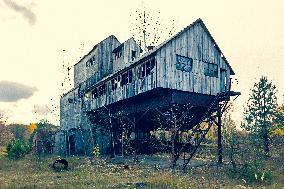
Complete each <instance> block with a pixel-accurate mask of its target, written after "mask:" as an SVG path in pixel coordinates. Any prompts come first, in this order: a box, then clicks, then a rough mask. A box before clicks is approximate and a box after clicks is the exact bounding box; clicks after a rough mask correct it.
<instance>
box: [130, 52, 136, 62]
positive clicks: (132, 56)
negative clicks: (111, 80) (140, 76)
mask: <svg viewBox="0 0 284 189" xmlns="http://www.w3.org/2000/svg"><path fill="white" fill-rule="evenodd" d="M135 58H136V51H131V60H132V61H133V60H134V59H135Z"/></svg>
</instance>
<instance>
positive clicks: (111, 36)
mask: <svg viewBox="0 0 284 189" xmlns="http://www.w3.org/2000/svg"><path fill="white" fill-rule="evenodd" d="M108 38H114V39H116V40H117V41H118V39H117V38H116V37H115V36H114V35H110V36H108V37H107V38H105V39H103V40H102V41H100V42H99V43H97V44H96V45H95V46H94V47H93V48H92V50H90V51H89V52H88V53H87V54H85V55H84V56H83V57H82V58H81V59H80V60H79V61H78V62H77V63H76V64H74V66H75V65H77V64H78V63H80V62H81V61H82V60H84V58H85V57H87V56H88V55H90V54H91V53H92V52H93V51H94V50H95V49H96V48H97V47H98V45H99V44H100V43H102V42H104V41H105V40H107V39H108ZM118 42H119V41H118ZM119 43H120V42H119Z"/></svg>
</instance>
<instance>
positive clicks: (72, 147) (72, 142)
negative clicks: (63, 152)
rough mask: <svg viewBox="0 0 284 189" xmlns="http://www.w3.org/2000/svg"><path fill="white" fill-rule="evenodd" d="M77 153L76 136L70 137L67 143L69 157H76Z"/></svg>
mask: <svg viewBox="0 0 284 189" xmlns="http://www.w3.org/2000/svg"><path fill="white" fill-rule="evenodd" d="M75 151H76V148H75V134H73V135H70V136H69V137H68V141H67V153H68V154H69V155H74V154H75Z"/></svg>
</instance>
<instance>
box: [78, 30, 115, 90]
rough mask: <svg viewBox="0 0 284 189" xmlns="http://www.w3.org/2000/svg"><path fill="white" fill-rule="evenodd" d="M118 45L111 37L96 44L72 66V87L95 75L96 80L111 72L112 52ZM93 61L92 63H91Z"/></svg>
mask: <svg viewBox="0 0 284 189" xmlns="http://www.w3.org/2000/svg"><path fill="white" fill-rule="evenodd" d="M119 45H120V42H119V41H118V40H117V39H116V37H114V36H113V35H111V36H109V37H108V38H106V39H105V40H103V41H101V42H100V43H98V44H97V45H96V46H95V47H94V49H93V50H91V51H90V52H89V54H87V55H86V56H84V57H83V58H82V59H81V60H80V61H79V62H78V63H77V64H75V66H74V87H77V86H78V85H79V84H80V83H82V82H85V81H86V80H87V79H88V78H90V77H92V76H93V75H96V77H97V80H99V79H101V78H103V77H105V76H107V75H109V74H111V73H112V72H113V64H112V63H113V59H112V51H113V49H115V48H116V47H118V46H119ZM92 61H93V63H91V62H92Z"/></svg>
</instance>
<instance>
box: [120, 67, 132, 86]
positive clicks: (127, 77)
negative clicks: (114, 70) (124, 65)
mask: <svg viewBox="0 0 284 189" xmlns="http://www.w3.org/2000/svg"><path fill="white" fill-rule="evenodd" d="M131 82H132V70H128V71H127V72H125V73H123V74H122V75H121V86H124V85H127V84H129V83H131Z"/></svg>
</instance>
